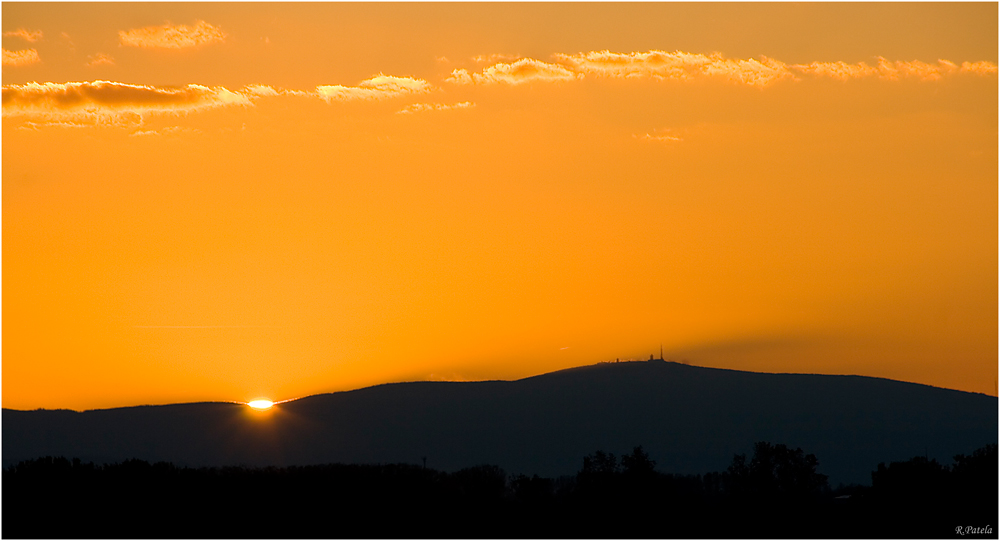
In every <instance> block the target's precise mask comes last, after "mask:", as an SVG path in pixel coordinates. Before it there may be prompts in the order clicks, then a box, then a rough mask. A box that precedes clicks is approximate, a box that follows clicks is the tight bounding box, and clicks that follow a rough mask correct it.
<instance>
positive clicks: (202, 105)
mask: <svg viewBox="0 0 1000 541" xmlns="http://www.w3.org/2000/svg"><path fill="white" fill-rule="evenodd" d="M2 101H3V116H18V115H40V116H61V115H112V116H113V115H119V114H123V113H132V114H140V115H141V114H144V113H180V112H186V111H193V110H199V109H207V108H213V107H222V106H227V105H250V104H251V101H250V96H248V95H247V94H245V93H242V92H233V91H230V90H227V89H226V88H223V87H207V86H201V85H193V84H192V85H187V86H183V87H176V88H171V87H156V86H148V85H133V84H127V83H115V82H110V81H93V82H71V83H27V84H23V85H4V87H3V100H2Z"/></svg>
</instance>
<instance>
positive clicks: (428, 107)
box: [397, 101, 476, 115]
mask: <svg viewBox="0 0 1000 541" xmlns="http://www.w3.org/2000/svg"><path fill="white" fill-rule="evenodd" d="M475 106H476V104H475V103H472V102H471V101H463V102H461V103H453V104H451V105H447V104H444V103H414V104H412V105H408V106H406V107H404V108H402V109H400V110H399V111H397V113H399V114H401V115H409V114H413V113H423V112H425V111H453V110H455V109H469V108H471V107H475Z"/></svg>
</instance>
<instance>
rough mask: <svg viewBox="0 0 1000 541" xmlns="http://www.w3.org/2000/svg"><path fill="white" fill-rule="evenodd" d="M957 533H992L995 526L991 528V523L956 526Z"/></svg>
mask: <svg viewBox="0 0 1000 541" xmlns="http://www.w3.org/2000/svg"><path fill="white" fill-rule="evenodd" d="M955 533H956V534H958V535H984V534H985V535H992V534H993V528H991V527H990V525H989V524H987V525H986V526H985V527H977V526H955Z"/></svg>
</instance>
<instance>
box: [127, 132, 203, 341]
mask: <svg viewBox="0 0 1000 541" xmlns="http://www.w3.org/2000/svg"><path fill="white" fill-rule="evenodd" d="M178 133H185V134H191V133H201V130H198V129H195V128H185V127H182V126H168V127H166V128H162V129H160V130H136V131H134V132H132V133H131V134H129V137H145V136H149V135H156V136H160V135H174V134H178ZM137 328H138V327H137ZM142 328H150V327H142Z"/></svg>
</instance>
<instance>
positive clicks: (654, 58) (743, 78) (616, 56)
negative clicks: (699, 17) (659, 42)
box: [555, 50, 793, 87]
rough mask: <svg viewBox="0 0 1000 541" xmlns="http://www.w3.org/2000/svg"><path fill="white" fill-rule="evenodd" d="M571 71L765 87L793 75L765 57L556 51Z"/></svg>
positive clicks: (621, 76) (632, 77) (654, 51)
mask: <svg viewBox="0 0 1000 541" xmlns="http://www.w3.org/2000/svg"><path fill="white" fill-rule="evenodd" d="M555 58H556V59H557V60H559V61H560V62H563V63H565V64H566V65H567V66H569V67H570V68H571V69H572V70H573V71H574V72H576V73H580V74H587V75H594V76H598V77H614V78H629V79H635V78H651V79H656V80H661V81H662V80H671V79H672V80H681V81H685V80H692V79H695V78H697V77H718V78H723V79H727V80H730V81H733V82H737V83H741V84H747V85H750V86H756V87H765V86H768V85H770V84H773V83H775V82H777V81H779V80H781V79H786V78H789V79H790V78H792V77H793V76H792V73H791V72H790V71H789V70H788V67H787V66H786V65H785V63H784V62H781V61H778V60H775V59H773V58H768V57H765V56H762V57H760V59H759V60H756V59H752V58H751V59H734V58H726V57H724V56H722V54H721V53H712V54H710V55H705V54H700V53H686V52H683V51H675V52H672V53H671V52H666V51H658V50H653V51H648V52H644V53H643V52H632V53H613V52H611V51H591V52H589V53H579V54H574V55H568V54H556V55H555Z"/></svg>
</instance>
